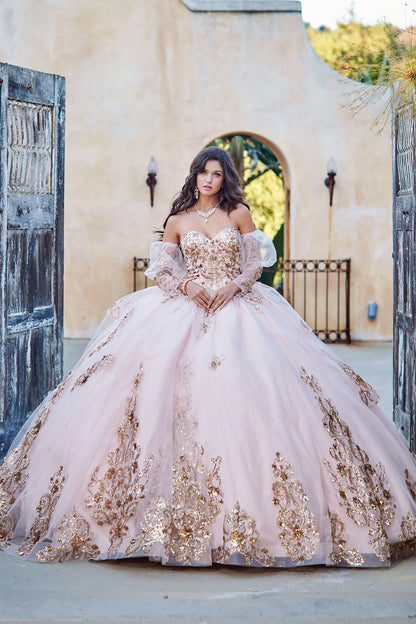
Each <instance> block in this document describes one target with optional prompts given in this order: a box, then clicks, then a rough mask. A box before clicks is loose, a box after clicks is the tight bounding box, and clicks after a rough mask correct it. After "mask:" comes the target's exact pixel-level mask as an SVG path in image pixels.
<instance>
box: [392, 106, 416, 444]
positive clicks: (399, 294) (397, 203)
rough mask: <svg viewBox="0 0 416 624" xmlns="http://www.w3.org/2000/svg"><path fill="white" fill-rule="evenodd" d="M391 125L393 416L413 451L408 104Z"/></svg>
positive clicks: (414, 283)
mask: <svg viewBox="0 0 416 624" xmlns="http://www.w3.org/2000/svg"><path fill="white" fill-rule="evenodd" d="M393 125H394V128H393V130H394V132H393V258H394V328H393V343H394V344H393V347H394V351H393V354H394V355H393V409H394V414H393V418H394V421H395V423H396V426H397V427H398V429H399V430H400V431H401V432H402V434H403V435H404V437H405V439H406V440H407V442H408V444H409V446H410V448H411V449H412V451H414V452H416V387H415V383H416V375H415V373H416V362H415V358H416V241H415V214H416V211H415V190H416V189H415V166H416V159H415V119H414V115H413V112H412V109H411V107H409V106H406V107H400V108H398V109H397V110H396V111H395V114H394V116H393Z"/></svg>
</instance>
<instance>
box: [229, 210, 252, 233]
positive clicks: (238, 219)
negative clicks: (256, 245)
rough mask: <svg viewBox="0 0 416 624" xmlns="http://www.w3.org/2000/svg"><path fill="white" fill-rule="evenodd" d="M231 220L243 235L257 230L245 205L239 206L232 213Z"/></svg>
mask: <svg viewBox="0 0 416 624" xmlns="http://www.w3.org/2000/svg"><path fill="white" fill-rule="evenodd" d="M230 219H231V220H232V222H233V224H234V226H235V227H237V228H238V229H239V230H240V232H241V233H242V234H247V232H252V231H253V230H255V229H256V228H255V225H254V222H253V219H252V217H251V213H250V210H249V208H248V207H247V206H246V205H245V204H237V207H236V208H235V209H234V210H233V211H232V212H230Z"/></svg>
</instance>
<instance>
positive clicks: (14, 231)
mask: <svg viewBox="0 0 416 624" xmlns="http://www.w3.org/2000/svg"><path fill="white" fill-rule="evenodd" d="M64 115H65V80H64V78H62V77H61V76H54V75H51V74H44V73H40V72H35V71H31V70H29V69H24V68H21V67H14V66H12V65H7V64H4V63H2V64H0V460H1V458H2V457H3V455H4V454H5V452H6V451H7V449H8V447H9V445H10V443H11V441H12V439H13V437H14V436H15V434H16V433H17V431H18V430H19V428H20V427H21V425H22V424H23V423H24V421H25V419H26V418H27V416H28V415H29V414H30V413H31V412H32V411H33V409H34V408H35V407H36V405H38V403H40V402H41V400H42V399H43V398H44V396H45V395H46V394H47V392H48V391H49V390H50V389H51V388H52V387H53V386H55V385H56V384H57V383H58V382H59V380H60V378H61V376H62V354H63V343H62V339H63V197H64Z"/></svg>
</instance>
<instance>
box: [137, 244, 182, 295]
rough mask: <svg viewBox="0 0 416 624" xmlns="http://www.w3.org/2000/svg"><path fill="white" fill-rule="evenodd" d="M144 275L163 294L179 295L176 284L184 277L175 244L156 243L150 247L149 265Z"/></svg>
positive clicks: (178, 251) (180, 257)
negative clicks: (163, 292) (152, 281)
mask: <svg viewBox="0 0 416 624" xmlns="http://www.w3.org/2000/svg"><path fill="white" fill-rule="evenodd" d="M145 275H146V276H147V277H150V279H153V280H154V281H155V282H156V284H157V285H158V286H159V288H161V289H162V290H164V291H165V292H167V293H169V294H170V295H172V294H179V291H178V284H179V283H180V282H181V280H182V279H183V277H184V276H185V275H186V265H185V260H184V258H183V255H182V252H181V250H180V248H179V246H178V245H175V243H164V242H162V241H158V242H156V243H152V245H151V246H150V263H149V268H148V269H146V271H145Z"/></svg>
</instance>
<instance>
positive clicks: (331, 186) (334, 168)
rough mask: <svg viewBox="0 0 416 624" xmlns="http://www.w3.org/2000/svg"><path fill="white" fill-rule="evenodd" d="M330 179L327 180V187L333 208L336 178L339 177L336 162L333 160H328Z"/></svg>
mask: <svg viewBox="0 0 416 624" xmlns="http://www.w3.org/2000/svg"><path fill="white" fill-rule="evenodd" d="M326 170H327V173H328V177H327V178H325V186H327V187H328V188H329V205H330V206H332V197H333V195H334V186H335V176H336V175H337V165H336V162H335V160H334V159H333V158H332V156H331V158H330V159H329V160H328V164H327V166H326Z"/></svg>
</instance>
